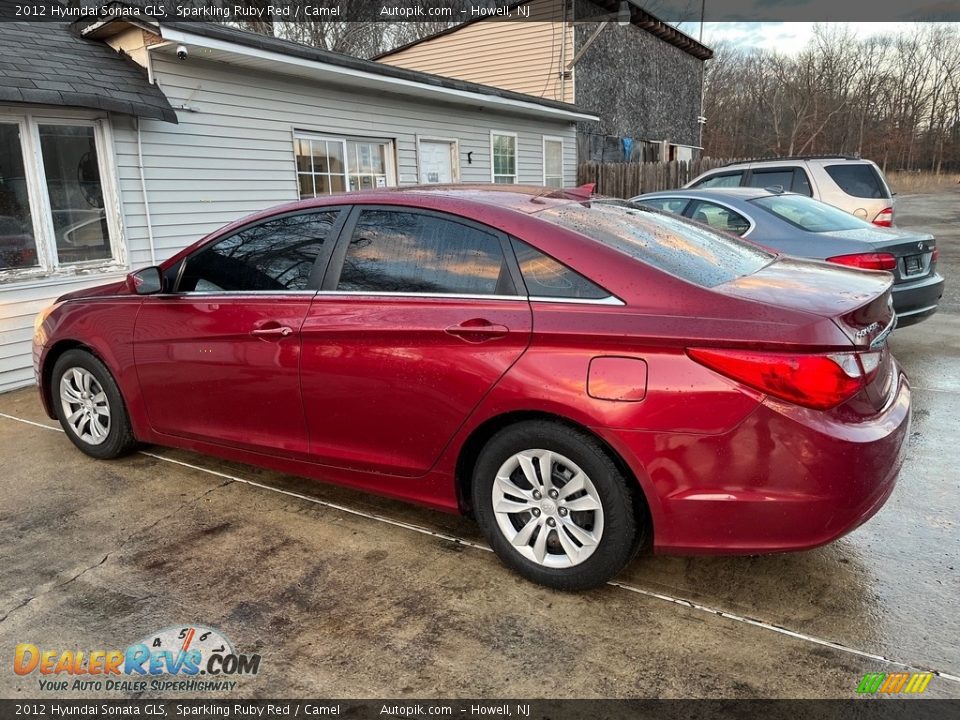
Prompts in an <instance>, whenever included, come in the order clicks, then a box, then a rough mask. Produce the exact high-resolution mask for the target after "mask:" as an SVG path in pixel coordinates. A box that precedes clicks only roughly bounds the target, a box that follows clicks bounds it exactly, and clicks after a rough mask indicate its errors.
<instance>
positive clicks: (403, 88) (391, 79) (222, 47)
mask: <svg viewBox="0 0 960 720" xmlns="http://www.w3.org/2000/svg"><path fill="white" fill-rule="evenodd" d="M160 33H161V35H162V37H163V39H164V40H167V41H169V42H170V43H181V44H185V45H188V46H189V45H194V46H196V47H200V48H205V49H208V50H215V51H219V52H222V53H224V54H226V55H233V56H236V57H237V58H238V59H239V58H244V57H245V58H253V59H256V60H259V61H261V62H264V63H268V64H270V65H272V66H274V68H275V69H276V70H277V71H281V72H284V71H286V72H288V73H289V72H290V71H291V70H295V69H296V70H299V71H300V72H299V73H293V74H296V75H300V76H304V75H305V74H306V73H309V76H310V77H313V78H317V79H323V80H327V81H329V82H340V83H353V84H355V85H360V86H363V87H368V88H375V89H379V90H383V91H387V92H394V93H402V94H407V95H414V96H418V97H424V98H430V99H433V100H437V101H441V102H448V103H453V104H459V105H480V106H483V107H488V108H490V109H495V110H501V111H503V112H512V113H515V114H520V115H527V116H532V117H542V118H549V119H553V120H560V121H567V122H577V121H588V122H596V121H598V120H599V117H598V116H596V115H594V114H592V113H586V112H581V111H579V110H576V109H568V108H562V107H555V106H552V105H546V104H542V103H539V102H537V101H536V100H535V99H531V100H524V99H521V98H517V97H504V96H503V95H501V94H496V93H490V94H487V93H484V92H478V91H476V90H467V89H459V88H453V87H447V86H444V85H439V84H437V85H434V84H430V83H426V82H418V81H416V80H408V79H406V78H402V77H395V76H392V75H387V74H383V73H377V72H371V71H367V70H361V69H357V68H352V67H345V66H341V65H336V64H333V63H328V62H323V61H322V60H313V59H309V58H304V57H299V56H296V55H291V54H285V53H281V52H277V51H274V50H268V49H264V48H258V47H251V46H248V45H244V44H241V43H237V42H231V41H230V40H225V39H221V38H215V37H210V36H208V35H201V34H197V33H191V32H189V30H186V29H183V28H171V27H169V26H168V25H164V24H163V23H161V24H160ZM155 49H159V48H156V46H154V47H151V48H149V50H150V51H151V52H152V51H155ZM384 67H387V66H384ZM437 79H438V80H447V79H446V78H437Z"/></svg>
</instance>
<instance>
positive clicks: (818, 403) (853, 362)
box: [687, 348, 880, 410]
mask: <svg viewBox="0 0 960 720" xmlns="http://www.w3.org/2000/svg"><path fill="white" fill-rule="evenodd" d="M687 354H688V355H689V356H690V357H691V358H693V359H694V360H696V361H697V362H698V363H700V364H701V365H705V366H707V367H708V368H710V369H711V370H715V371H717V372H718V373H720V374H721V375H726V376H727V377H729V378H731V379H733V380H736V381H738V382H741V383H743V384H744V385H747V386H749V387H752V388H754V389H755V390H759V391H760V392H763V393H766V394H768V395H773V396H774V397H778V398H780V399H781V400H788V401H790V402H792V403H796V404H797V405H802V406H804V407H808V408H814V409H816V410H829V409H830V408H832V407H836V406H837V405H840V404H842V403H844V402H846V401H847V400H849V399H850V398H852V397H853V396H854V395H856V394H857V393H858V392H859V391H860V389H861V388H862V387H863V386H864V384H865V383H867V382H868V381H869V380H870V377H871V376H872V375H874V374H875V373H876V371H877V369H878V367H879V358H880V355H879V353H863V356H864V357H863V358H858V357H857V355H858V354H857V353H852V352H850V353H831V354H794V353H778V352H755V351H753V350H713V349H711V350H707V349H704V348H689V349H688V350H687ZM865 366H866V367H867V371H866V372H865V371H864V367H865Z"/></svg>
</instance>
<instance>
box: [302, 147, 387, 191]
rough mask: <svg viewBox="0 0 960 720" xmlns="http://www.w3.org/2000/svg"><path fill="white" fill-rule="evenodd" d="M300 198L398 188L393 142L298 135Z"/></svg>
mask: <svg viewBox="0 0 960 720" xmlns="http://www.w3.org/2000/svg"><path fill="white" fill-rule="evenodd" d="M294 150H295V152H296V156H297V183H298V186H299V190H300V198H301V199H303V198H311V197H320V196H323V195H330V194H332V193H336V192H343V191H345V190H372V189H375V188H383V187H391V186H393V185H396V184H397V183H396V172H395V170H394V152H393V141H392V140H375V139H366V138H337V137H326V136H321V135H307V134H298V135H297V136H296V139H295V141H294Z"/></svg>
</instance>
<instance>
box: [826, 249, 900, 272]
mask: <svg viewBox="0 0 960 720" xmlns="http://www.w3.org/2000/svg"><path fill="white" fill-rule="evenodd" d="M827 262H832V263H836V264H837V265H848V266H849V267H856V268H862V269H863V270H893V269H894V268H895V267H896V266H897V259H896V258H895V257H894V256H893V255H891V254H890V253H854V254H853V255H835V256H834V257H832V258H827Z"/></svg>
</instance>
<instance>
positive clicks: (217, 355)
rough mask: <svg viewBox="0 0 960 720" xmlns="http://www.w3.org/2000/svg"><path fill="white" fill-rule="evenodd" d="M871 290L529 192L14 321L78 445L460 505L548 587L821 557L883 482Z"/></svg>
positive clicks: (270, 239)
mask: <svg viewBox="0 0 960 720" xmlns="http://www.w3.org/2000/svg"><path fill="white" fill-rule="evenodd" d="M890 288H891V277H890V276H889V275H888V274H886V273H882V272H866V271H861V270H854V269H848V268H844V267H838V266H831V265H827V264H824V263H820V262H815V261H804V260H798V259H794V258H788V257H784V256H778V255H774V254H771V253H770V252H767V251H766V250H764V249H761V248H759V247H757V246H755V245H752V244H750V243H747V242H745V241H741V240H738V239H736V238H733V237H730V236H727V235H724V234H720V233H716V232H714V231H711V230H709V229H708V228H704V227H702V226H700V225H697V224H694V223H691V222H689V221H686V220H684V219H682V218H678V217H675V216H671V215H666V214H663V213H659V212H657V211H654V210H650V209H647V208H641V207H639V206H637V205H634V204H631V203H629V202H624V201H619V200H608V199H598V198H590V199H586V198H585V197H584V196H580V195H576V194H570V193H562V192H553V193H550V191H548V190H544V189H543V188H540V189H538V190H535V189H524V188H517V187H510V188H504V189H498V188H495V187H489V186H488V187H466V186H461V187H459V188H439V189H432V190H431V189H425V188H415V189H409V190H400V191H397V190H392V191H376V192H361V193H353V194H349V195H339V196H331V197H326V198H321V199H316V200H309V201H304V202H299V203H294V204H291V205H286V206H283V207H279V208H274V209H271V210H268V211H266V212H263V213H261V214H258V215H255V216H252V217H248V218H245V219H243V220H240V221H239V222H236V223H233V224H232V225H229V226H228V227H226V228H223V229H222V230H219V231H217V232H215V233H213V234H212V235H210V236H208V237H206V238H204V239H203V240H201V241H200V242H198V243H196V244H195V245H192V246H191V247H189V248H187V249H185V250H183V251H182V252H180V253H178V254H177V255H175V256H174V257H172V258H170V259H169V260H167V261H166V262H165V263H163V264H162V265H161V266H160V267H159V268H146V269H143V270H140V271H138V272H135V273H132V274H131V275H130V276H129V277H128V278H127V280H126V281H125V282H120V283H116V284H113V285H108V286H104V287H100V288H96V289H93V290H88V291H83V292H77V293H72V294H70V295H66V296H64V297H62V298H60V299H59V301H58V302H57V303H56V304H55V305H53V306H52V307H51V308H49V309H48V310H46V311H45V312H44V313H43V314H42V315H41V316H40V317H39V318H38V321H37V333H36V337H35V346H34V358H35V365H36V372H37V378H38V381H39V386H40V393H41V397H42V400H43V404H44V406H45V408H46V410H47V412H48V413H49V415H50V416H51V417H56V418H58V419H59V421H60V423H61V424H62V425H63V428H64V430H65V431H66V433H67V436H68V437H69V438H70V439H71V440H72V441H73V443H74V444H75V445H76V446H77V447H79V448H80V449H81V450H82V451H83V452H85V453H87V454H89V455H92V456H94V457H98V458H114V457H117V456H119V455H122V454H124V453H126V452H129V451H130V450H131V449H133V448H134V447H135V445H136V443H138V442H147V443H158V444H161V445H168V446H174V447H180V448H187V449H190V450H195V451H199V452H206V453H211V454H215V455H219V456H221V457H225V458H229V459H232V460H238V461H243V462H248V463H252V464H256V465H262V466H266V467H270V468H274V469H277V470H280V471H283V472H290V473H296V474H301V475H306V476H310V477H313V478H317V479H320V480H326V481H330V482H334V483H340V484H343V485H349V486H352V487H358V488H364V489H366V490H370V491H373V492H376V493H380V494H384V495H390V496H393V497H397V498H403V499H405V500H411V501H415V502H418V503H422V504H426V505H430V506H433V507H436V508H440V509H443V510H448V511H453V512H462V513H471V514H472V515H473V516H474V517H475V518H476V519H477V521H478V522H479V524H480V525H481V527H482V529H483V531H484V532H485V534H486V536H487V538H488V539H489V541H490V543H491V545H492V546H493V548H494V549H495V550H496V552H497V554H498V555H499V556H500V558H501V559H502V560H503V561H504V562H505V563H507V564H508V565H509V566H511V567H512V568H514V569H516V570H517V571H519V572H520V573H521V574H522V575H524V576H525V577H527V578H530V579H532V580H535V581H537V582H540V583H544V584H546V585H550V586H553V587H558V588H565V589H575V588H586V587H591V586H595V585H597V584H599V583H602V582H604V581H606V580H608V579H609V578H611V577H613V576H614V575H616V574H617V573H618V572H619V571H620V570H621V569H622V568H623V567H624V566H625V565H626V564H627V563H628V562H629V561H630V560H631V558H633V557H634V555H635V554H636V553H637V551H638V550H639V549H640V548H641V547H642V546H644V545H647V544H650V545H652V547H653V549H654V550H655V551H657V552H662V553H761V552H779V551H785V550H799V549H803V548H810V547H814V546H817V545H820V544H823V543H826V542H829V541H831V540H833V539H835V538H837V537H839V536H841V535H843V534H844V533H846V532H849V531H850V530H851V529H853V528H855V527H856V526H857V525H859V524H860V523H862V522H864V521H865V520H866V519H867V518H869V517H870V516H871V515H872V514H873V513H875V512H876V511H877V510H878V509H879V508H880V507H881V506H882V505H883V503H884V501H885V500H886V499H887V497H888V496H889V495H890V493H891V491H892V490H893V486H894V482H895V479H896V476H897V473H898V471H899V468H900V465H901V461H902V456H903V449H904V440H905V438H906V436H907V431H908V426H909V420H910V390H909V386H908V384H907V381H906V378H905V377H904V375H903V373H902V371H901V370H900V368H899V366H898V365H897V363H896V361H895V360H894V359H893V357H891V355H890V352H889V351H888V349H887V345H886V337H887V335H888V334H889V332H890V330H891V329H892V328H893V326H894V324H895V316H894V313H893V311H892V309H891V302H890Z"/></svg>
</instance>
